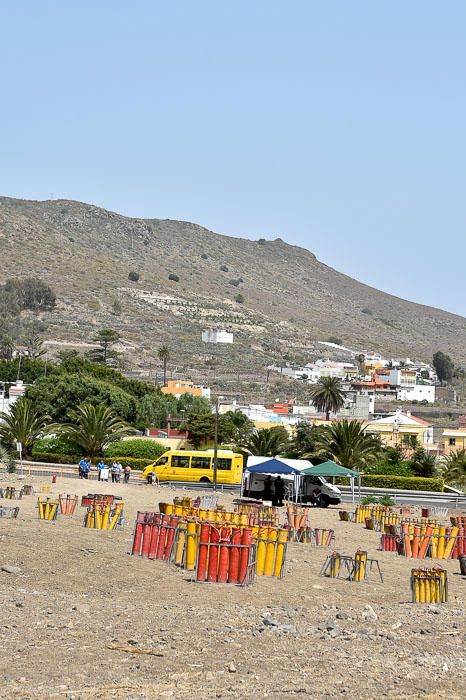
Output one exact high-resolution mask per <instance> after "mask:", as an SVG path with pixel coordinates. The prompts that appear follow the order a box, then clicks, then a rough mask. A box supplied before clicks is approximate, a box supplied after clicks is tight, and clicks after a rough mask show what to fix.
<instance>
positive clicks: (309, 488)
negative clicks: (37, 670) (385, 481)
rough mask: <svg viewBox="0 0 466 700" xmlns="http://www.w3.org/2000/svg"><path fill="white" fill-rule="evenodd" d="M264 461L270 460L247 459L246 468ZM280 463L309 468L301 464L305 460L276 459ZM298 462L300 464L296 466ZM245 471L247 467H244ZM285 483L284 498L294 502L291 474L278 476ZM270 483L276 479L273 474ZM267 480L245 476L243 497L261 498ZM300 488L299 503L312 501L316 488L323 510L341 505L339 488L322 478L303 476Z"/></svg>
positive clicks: (265, 476) (251, 475)
mask: <svg viewBox="0 0 466 700" xmlns="http://www.w3.org/2000/svg"><path fill="white" fill-rule="evenodd" d="M266 459H271V458H270V457H248V462H247V466H248V467H249V466H253V465H255V464H260V463H261V462H264V461H266ZM278 459H279V460H280V461H282V462H285V463H286V464H289V466H293V467H296V468H299V467H301V468H304V467H306V466H311V463H310V462H308V463H307V464H303V463H304V462H305V460H291V459H284V458H278ZM298 462H299V463H300V464H299V466H298ZM246 469H247V467H246ZM280 476H281V477H282V479H283V481H284V482H285V485H286V486H285V491H286V498H290V500H291V499H293V500H294V494H293V486H294V483H295V477H294V475H293V474H281V475H280ZM271 477H272V483H273V481H274V480H275V478H276V475H275V474H271ZM266 478H267V474H247V476H246V479H245V482H244V495H245V496H249V497H251V498H261V497H262V493H263V490H264V481H265V480H266ZM300 483H301V488H300V493H299V494H298V501H299V502H301V503H309V502H310V501H311V500H312V492H313V491H314V489H316V488H318V489H320V491H321V504H322V507H323V508H327V507H328V506H329V505H338V504H339V503H341V491H340V489H339V488H337V487H336V486H334V485H333V484H330V483H329V482H328V481H327V480H326V479H325V477H323V476H309V475H304V474H303V476H302V477H301V478H300Z"/></svg>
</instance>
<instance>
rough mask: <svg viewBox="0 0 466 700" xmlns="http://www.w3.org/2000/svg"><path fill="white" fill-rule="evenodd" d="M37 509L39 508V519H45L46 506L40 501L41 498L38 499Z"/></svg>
mask: <svg viewBox="0 0 466 700" xmlns="http://www.w3.org/2000/svg"><path fill="white" fill-rule="evenodd" d="M37 507H38V508H39V518H40V520H43V518H44V504H43V503H42V501H41V500H40V498H38V499H37Z"/></svg>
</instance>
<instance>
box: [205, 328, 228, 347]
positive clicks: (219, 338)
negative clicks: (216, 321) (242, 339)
mask: <svg viewBox="0 0 466 700" xmlns="http://www.w3.org/2000/svg"><path fill="white" fill-rule="evenodd" d="M202 342H203V343H229V344H230V345H231V344H232V343H233V333H230V332H229V331H226V330H222V329H219V328H206V329H205V330H203V331H202Z"/></svg>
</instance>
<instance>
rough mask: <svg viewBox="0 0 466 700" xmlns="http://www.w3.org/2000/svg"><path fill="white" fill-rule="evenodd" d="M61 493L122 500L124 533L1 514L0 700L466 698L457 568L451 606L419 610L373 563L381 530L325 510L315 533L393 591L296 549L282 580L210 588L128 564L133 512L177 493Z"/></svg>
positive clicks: (392, 563) (28, 513)
mask: <svg viewBox="0 0 466 700" xmlns="http://www.w3.org/2000/svg"><path fill="white" fill-rule="evenodd" d="M0 481H1V482H2V485H6V484H11V485H13V484H15V483H18V484H19V483H20V482H19V480H18V477H15V476H14V475H7V474H3V475H1V476H0ZM27 483H32V484H33V485H34V487H35V488H36V489H38V487H39V485H40V484H49V483H50V479H49V478H39V477H38V478H27ZM54 489H55V491H54V493H59V492H62V493H66V492H68V493H77V494H80V495H81V494H83V493H87V492H88V491H93V490H94V491H95V490H98V491H99V492H106V493H118V494H119V495H121V496H123V498H124V501H125V517H126V519H127V523H126V525H125V526H124V527H123V528H122V529H119V530H116V531H114V532H103V531H96V530H87V529H84V528H83V527H82V515H83V512H84V509H82V508H79V509H77V512H76V514H75V515H74V517H72V518H64V517H61V518H60V517H59V520H58V521H57V522H55V523H49V522H40V521H39V520H38V518H37V510H36V497H35V496H24V497H23V499H22V500H21V501H19V502H16V503H15V502H13V501H5V500H3V501H0V505H15V504H16V505H19V506H20V513H19V516H18V519H17V520H7V519H4V518H2V519H0V567H1V566H7V567H8V566H10V567H18V569H19V570H18V571H17V570H16V569H13V573H10V572H8V571H3V570H2V571H0V602H1V610H2V616H1V621H0V644H1V648H2V654H1V662H0V698H9V699H11V698H14V699H17V698H21V699H27V698H31V699H32V698H33V699H36V698H62V699H63V700H72V699H74V700H87V699H88V698H105V699H107V698H109V699H116V698H118V699H120V698H124V699H127V698H129V699H133V698H134V699H136V698H151V699H152V698H154V699H156V698H174V699H180V700H184V699H186V700H192V698H197V699H199V700H207V699H210V698H270V699H273V700H278V699H280V700H281V699H282V698H294V697H311V698H326V697H328V698H334V697H345V696H348V697H349V696H351V697H352V698H375V697H377V698H380V697H386V698H420V697H423V698H449V699H452V698H462V697H464V689H465V679H466V652H465V650H464V649H465V641H466V625H465V612H464V604H465V599H466V580H465V579H463V578H462V577H461V576H460V575H459V564H458V562H457V561H452V562H446V568H447V569H448V573H449V587H450V598H449V603H448V604H447V605H444V606H431V605H413V604H411V603H410V602H409V600H410V591H409V576H410V569H411V568H412V565H413V564H412V561H411V560H408V559H405V558H403V557H397V556H396V555H395V554H393V553H389V552H378V551H377V547H378V540H379V535H378V533H375V532H370V531H368V530H365V529H364V528H363V527H362V526H361V525H356V524H352V523H343V522H340V521H339V519H338V508H330V509H328V510H315V511H314V510H313V511H312V512H311V515H312V520H311V524H312V526H314V527H320V526H322V527H333V528H334V529H335V535H336V541H335V545H334V546H335V548H336V549H338V551H340V552H341V553H347V554H353V553H354V552H355V550H356V549H357V548H358V547H362V548H364V549H367V551H368V552H369V556H373V557H375V558H378V559H379V561H380V565H381V568H382V571H383V575H384V582H383V583H381V582H380V581H379V580H378V577H377V575H376V574H375V573H373V574H372V575H371V577H370V582H369V583H354V582H353V583H351V582H346V581H340V580H333V579H326V578H321V577H319V570H320V567H321V565H322V563H323V561H324V559H325V556H326V554H327V552H328V550H326V549H323V548H316V547H314V546H311V545H299V544H294V545H290V546H289V548H288V555H287V564H286V576H285V577H284V578H283V579H282V580H277V579H266V578H260V579H256V583H255V585H254V586H252V587H250V588H248V589H239V588H234V587H229V586H225V585H215V584H210V585H209V584H206V585H200V584H196V583H192V582H190V581H189V580H188V577H187V576H186V574H185V573H184V572H181V571H179V570H176V569H174V568H171V567H169V566H168V565H167V564H165V563H163V562H158V561H147V560H143V559H140V558H133V557H130V556H129V555H128V553H127V552H128V550H129V547H130V540H131V535H132V524H133V522H134V517H135V515H136V511H137V510H138V509H139V510H156V509H157V505H158V501H159V500H165V501H166V500H171V498H172V497H173V495H174V494H175V492H172V491H170V490H168V489H166V488H161V489H158V488H156V487H152V486H147V485H131V484H130V485H127V486H126V485H123V484H116V485H113V486H112V484H105V485H103V484H99V485H97V483H96V482H85V481H77V480H70V479H62V480H60V479H59V480H58V483H57V485H56V486H55V487H54ZM176 493H177V495H180V491H177V492H176ZM221 500H222V502H223V503H225V504H226V505H228V504H230V503H231V501H232V497H231V496H225V497H224V498H222V499H221Z"/></svg>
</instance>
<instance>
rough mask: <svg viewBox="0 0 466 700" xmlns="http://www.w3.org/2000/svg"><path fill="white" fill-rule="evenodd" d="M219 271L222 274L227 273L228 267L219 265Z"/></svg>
mask: <svg viewBox="0 0 466 700" xmlns="http://www.w3.org/2000/svg"><path fill="white" fill-rule="evenodd" d="M220 269H221V271H222V272H228V267H227V266H226V265H220Z"/></svg>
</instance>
